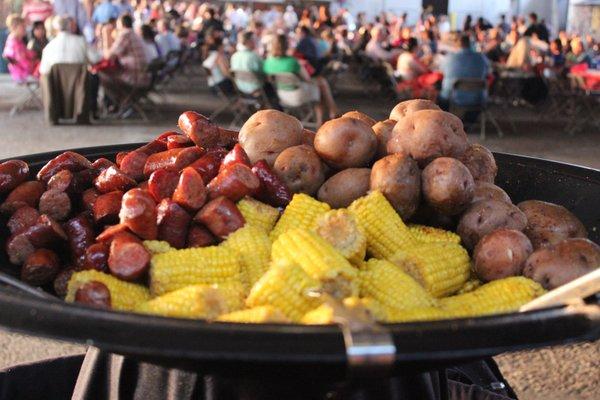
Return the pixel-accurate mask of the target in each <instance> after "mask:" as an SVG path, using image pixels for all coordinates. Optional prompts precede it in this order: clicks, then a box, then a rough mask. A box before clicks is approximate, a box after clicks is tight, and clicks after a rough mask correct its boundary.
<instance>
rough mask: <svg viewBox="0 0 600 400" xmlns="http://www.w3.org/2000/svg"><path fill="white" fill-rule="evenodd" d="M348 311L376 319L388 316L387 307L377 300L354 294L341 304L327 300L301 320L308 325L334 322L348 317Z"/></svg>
mask: <svg viewBox="0 0 600 400" xmlns="http://www.w3.org/2000/svg"><path fill="white" fill-rule="evenodd" d="M346 310H347V311H346ZM347 313H352V314H355V316H357V315H361V313H368V314H370V315H371V316H372V317H373V318H374V319H376V320H383V319H384V318H385V316H386V313H385V308H384V307H382V306H381V305H380V304H378V303H377V302H376V301H375V300H373V299H371V298H359V297H354V296H353V297H346V298H345V299H344V300H343V301H342V303H341V304H332V303H331V302H328V301H326V302H325V303H323V304H321V305H320V306H319V307H317V308H315V309H314V310H311V311H309V312H307V313H306V314H304V316H303V317H302V320H301V322H302V323H303V324H307V325H326V324H333V323H336V322H338V321H339V319H340V318H344V317H346V315H347ZM365 317H367V315H365Z"/></svg>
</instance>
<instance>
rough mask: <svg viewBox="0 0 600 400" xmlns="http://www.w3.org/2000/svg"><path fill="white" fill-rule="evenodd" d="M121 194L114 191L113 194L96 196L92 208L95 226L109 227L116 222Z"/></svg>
mask: <svg viewBox="0 0 600 400" xmlns="http://www.w3.org/2000/svg"><path fill="white" fill-rule="evenodd" d="M123 194H124V193H123V192H121V191H120V190H115V191H114V192H109V193H104V194H103V195H100V196H98V198H97V199H96V201H95V203H94V206H93V207H92V214H93V216H94V221H95V222H96V224H98V225H109V224H114V223H116V222H118V220H119V211H121V201H122V200H123Z"/></svg>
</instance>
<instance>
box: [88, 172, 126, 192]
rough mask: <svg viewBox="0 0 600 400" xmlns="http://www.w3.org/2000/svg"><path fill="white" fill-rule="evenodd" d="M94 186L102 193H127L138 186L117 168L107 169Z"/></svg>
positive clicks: (95, 181)
mask: <svg viewBox="0 0 600 400" xmlns="http://www.w3.org/2000/svg"><path fill="white" fill-rule="evenodd" d="M94 185H95V186H96V189H98V191H99V192H100V193H108V192H112V191H115V190H122V191H126V190H128V189H130V188H132V187H134V186H135V185H136V182H135V180H133V179H132V178H131V177H129V176H127V175H125V174H124V173H123V171H121V170H119V169H118V168H116V167H110V168H107V169H105V170H104V171H102V172H101V173H100V175H98V177H97V178H96V179H95V180H94Z"/></svg>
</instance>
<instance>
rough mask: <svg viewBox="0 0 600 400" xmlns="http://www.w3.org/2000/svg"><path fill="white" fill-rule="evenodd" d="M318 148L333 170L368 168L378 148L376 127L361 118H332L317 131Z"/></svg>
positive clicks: (320, 154)
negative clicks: (374, 130) (374, 129)
mask: <svg viewBox="0 0 600 400" xmlns="http://www.w3.org/2000/svg"><path fill="white" fill-rule="evenodd" d="M315 150H316V152H317V154H318V155H319V157H321V159H323V161H325V163H327V165H329V166H330V167H332V168H334V169H337V170H341V169H346V168H358V167H366V166H368V165H369V163H370V162H371V160H372V159H373V157H374V156H375V152H376V151H377V137H376V136H375V132H373V129H371V127H370V126H369V125H367V124H365V123H364V122H362V121H360V120H357V119H353V118H337V119H332V120H329V121H327V122H325V123H324V124H323V125H322V126H321V127H320V128H319V130H318V131H317V135H316V136H315Z"/></svg>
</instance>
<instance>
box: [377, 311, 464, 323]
mask: <svg viewBox="0 0 600 400" xmlns="http://www.w3.org/2000/svg"><path fill="white" fill-rule="evenodd" d="M387 311H388V312H387V315H386V318H385V322H389V323H397V322H413V321H433V320H439V319H449V318H453V315H452V314H451V313H450V312H449V311H446V310H443V309H441V308H439V307H419V308H411V309H408V310H394V309H388V310H387Z"/></svg>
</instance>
